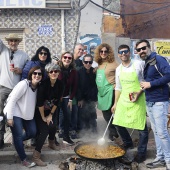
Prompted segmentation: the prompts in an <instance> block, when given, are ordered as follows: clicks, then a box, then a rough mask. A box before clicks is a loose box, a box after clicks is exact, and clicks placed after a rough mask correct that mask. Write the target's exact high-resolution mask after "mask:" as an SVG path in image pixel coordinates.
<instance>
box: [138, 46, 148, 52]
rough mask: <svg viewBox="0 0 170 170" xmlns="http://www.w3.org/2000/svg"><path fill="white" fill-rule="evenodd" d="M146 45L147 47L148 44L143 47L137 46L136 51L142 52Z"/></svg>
mask: <svg viewBox="0 0 170 170" xmlns="http://www.w3.org/2000/svg"><path fill="white" fill-rule="evenodd" d="M146 47H147V46H143V47H141V48H136V51H137V52H140V51H141V50H146Z"/></svg>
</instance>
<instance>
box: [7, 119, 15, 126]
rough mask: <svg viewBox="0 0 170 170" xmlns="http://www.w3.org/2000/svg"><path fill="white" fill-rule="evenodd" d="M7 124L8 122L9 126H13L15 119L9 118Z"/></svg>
mask: <svg viewBox="0 0 170 170" xmlns="http://www.w3.org/2000/svg"><path fill="white" fill-rule="evenodd" d="M7 124H8V126H10V127H13V125H14V121H13V119H8V120H7Z"/></svg>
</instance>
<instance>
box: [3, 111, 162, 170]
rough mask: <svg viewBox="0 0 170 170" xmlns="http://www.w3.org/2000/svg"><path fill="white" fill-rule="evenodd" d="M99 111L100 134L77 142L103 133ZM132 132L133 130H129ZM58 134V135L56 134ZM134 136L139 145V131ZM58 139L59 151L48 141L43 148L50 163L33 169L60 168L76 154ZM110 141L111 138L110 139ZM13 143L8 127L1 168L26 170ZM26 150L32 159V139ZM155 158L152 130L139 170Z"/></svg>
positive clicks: (85, 138)
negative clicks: (145, 155)
mask: <svg viewBox="0 0 170 170" xmlns="http://www.w3.org/2000/svg"><path fill="white" fill-rule="evenodd" d="M97 113H98V119H97V122H98V134H91V133H90V132H88V133H84V134H83V135H82V138H80V139H77V140H74V141H75V142H76V143H77V144H78V143H79V142H88V141H97V139H98V138H99V137H101V136H102V135H103V132H104V130H105V127H106V123H105V121H104V119H103V117H102V114H101V112H100V111H98V112H97ZM129 131H130V133H131V132H132V130H129ZM56 136H57V135H56ZM57 138H58V136H57ZM132 138H133V141H134V144H135V145H136V146H137V143H138V131H136V130H135V131H134V132H133V134H132ZM58 141H59V143H60V146H59V147H58V151H52V150H50V149H49V148H48V145H47V143H45V144H44V146H43V149H42V159H43V160H47V163H48V165H47V166H46V167H38V166H36V167H33V168H32V169H33V170H59V167H58V166H59V164H60V163H61V161H64V160H66V158H68V157H70V156H72V155H74V156H76V155H75V153H74V147H75V145H74V146H68V145H65V144H63V143H62V139H59V138H58ZM108 141H109V140H108ZM115 142H116V143H117V144H120V143H121V140H120V139H119V138H118V139H116V141H115ZM11 143H12V136H11V132H10V129H9V128H7V132H6V134H5V148H4V149H2V150H0V170H26V169H28V168H26V167H23V166H21V164H20V161H19V159H18V157H17V153H16V151H15V148H14V147H13V145H12V144H11ZM25 150H26V153H27V154H28V158H30V159H31V155H32V152H33V150H34V147H32V146H30V141H27V142H26V143H25ZM136 150H137V148H136V147H135V148H134V149H133V150H132V152H133V154H134V153H135V152H136ZM154 158H155V142H154V139H153V133H152V131H151V132H150V134H149V142H148V155H147V160H146V161H145V162H144V163H141V164H139V166H138V170H146V169H147V168H146V166H145V164H146V163H148V162H150V161H151V160H153V159H154ZM154 170H165V168H156V169H154Z"/></svg>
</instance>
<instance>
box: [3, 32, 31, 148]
mask: <svg viewBox="0 0 170 170" xmlns="http://www.w3.org/2000/svg"><path fill="white" fill-rule="evenodd" d="M5 40H6V41H7V42H8V45H9V47H7V46H6V45H5V44H4V43H3V42H2V40H1V39H0V116H3V117H4V114H3V109H4V102H5V100H6V99H7V97H8V95H9V93H10V92H11V91H12V89H13V88H14V86H15V85H16V84H17V83H18V82H19V81H20V79H21V73H22V68H23V67H24V65H25V63H26V62H27V60H28V59H29V58H28V55H27V54H26V53H25V52H24V51H21V50H18V45H19V43H20V42H21V41H22V38H20V37H19V36H18V35H17V34H9V35H8V36H7V37H5ZM4 133H5V120H4V119H3V120H2V121H1V122H0V149H1V148H2V147H3V146H4Z"/></svg>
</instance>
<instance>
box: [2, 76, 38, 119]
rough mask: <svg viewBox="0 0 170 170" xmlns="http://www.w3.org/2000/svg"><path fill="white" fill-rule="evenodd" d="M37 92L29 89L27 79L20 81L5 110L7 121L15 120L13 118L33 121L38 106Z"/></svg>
mask: <svg viewBox="0 0 170 170" xmlns="http://www.w3.org/2000/svg"><path fill="white" fill-rule="evenodd" d="M36 97H37V90H36V91H35V92H33V91H32V89H31V88H30V87H29V82H28V81H27V79H25V80H22V81H20V82H19V83H18V84H17V85H16V86H15V87H14V89H13V90H12V92H11V93H10V95H9V97H8V99H7V104H6V106H5V108H4V110H3V111H4V114H5V115H7V119H13V116H16V117H20V118H22V119H24V120H32V119H33V117H34V111H35V106H36Z"/></svg>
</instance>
